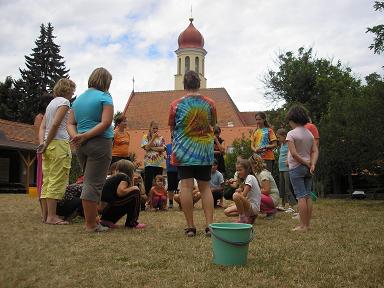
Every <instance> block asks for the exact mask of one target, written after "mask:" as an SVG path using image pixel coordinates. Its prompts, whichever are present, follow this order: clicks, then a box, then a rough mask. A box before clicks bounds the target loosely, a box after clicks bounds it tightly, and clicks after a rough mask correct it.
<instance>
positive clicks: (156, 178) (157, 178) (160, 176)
mask: <svg viewBox="0 0 384 288" xmlns="http://www.w3.org/2000/svg"><path fill="white" fill-rule="evenodd" d="M157 180H159V181H161V182H162V183H163V184H165V183H164V182H165V179H164V177H163V176H162V175H156V176H155V179H153V184H154V185H155V184H156V181H157Z"/></svg>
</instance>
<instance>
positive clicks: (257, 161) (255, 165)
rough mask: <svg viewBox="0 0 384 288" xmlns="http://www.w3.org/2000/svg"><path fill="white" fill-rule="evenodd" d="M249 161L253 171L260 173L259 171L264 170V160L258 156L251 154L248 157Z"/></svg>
mask: <svg viewBox="0 0 384 288" xmlns="http://www.w3.org/2000/svg"><path fill="white" fill-rule="evenodd" d="M249 162H250V163H251V168H252V171H253V173H255V174H260V172H261V171H263V170H265V163H264V160H263V159H262V158H261V157H260V156H258V155H255V154H253V155H252V156H251V157H250V158H249Z"/></svg>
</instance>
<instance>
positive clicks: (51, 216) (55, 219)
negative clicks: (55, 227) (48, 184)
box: [45, 198, 68, 224]
mask: <svg viewBox="0 0 384 288" xmlns="http://www.w3.org/2000/svg"><path fill="white" fill-rule="evenodd" d="M46 202H47V210H48V215H47V221H46V222H45V223H47V224H68V222H67V221H63V220H62V219H60V218H59V216H57V215H56V207H57V200H56V199H50V198H47V199H46Z"/></svg>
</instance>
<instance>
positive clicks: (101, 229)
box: [85, 224, 109, 233]
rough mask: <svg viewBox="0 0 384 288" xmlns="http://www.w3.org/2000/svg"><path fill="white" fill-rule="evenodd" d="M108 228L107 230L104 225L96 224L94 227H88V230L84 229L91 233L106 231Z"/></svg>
mask: <svg viewBox="0 0 384 288" xmlns="http://www.w3.org/2000/svg"><path fill="white" fill-rule="evenodd" d="M108 230H109V228H108V227H104V226H102V225H100V224H97V225H96V227H95V228H93V229H90V230H88V229H86V230H85V231H87V232H90V233H92V232H106V231H108Z"/></svg>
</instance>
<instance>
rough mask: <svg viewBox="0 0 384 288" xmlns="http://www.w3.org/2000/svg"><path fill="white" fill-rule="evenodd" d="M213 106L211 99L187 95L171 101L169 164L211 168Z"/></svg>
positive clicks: (214, 109)
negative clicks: (209, 166) (170, 149)
mask: <svg viewBox="0 0 384 288" xmlns="http://www.w3.org/2000/svg"><path fill="white" fill-rule="evenodd" d="M216 120H217V116H216V107H215V103H214V102H213V100H212V99H210V98H208V97H205V96H201V95H188V96H185V97H182V98H180V99H177V100H175V101H173V102H172V104H171V109H170V113H169V121H168V124H169V126H170V127H171V129H173V151H172V155H171V164H172V165H175V166H194V165H212V162H213V126H214V125H215V124H216Z"/></svg>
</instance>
